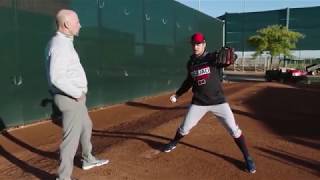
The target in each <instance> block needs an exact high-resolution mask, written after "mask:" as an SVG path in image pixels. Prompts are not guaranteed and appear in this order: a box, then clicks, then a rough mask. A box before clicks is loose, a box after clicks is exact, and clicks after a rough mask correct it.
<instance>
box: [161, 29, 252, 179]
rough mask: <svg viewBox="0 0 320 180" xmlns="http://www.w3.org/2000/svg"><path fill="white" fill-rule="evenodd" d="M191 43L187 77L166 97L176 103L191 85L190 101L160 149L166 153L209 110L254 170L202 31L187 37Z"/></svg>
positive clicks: (217, 68)
mask: <svg viewBox="0 0 320 180" xmlns="http://www.w3.org/2000/svg"><path fill="white" fill-rule="evenodd" d="M191 45H192V50H193V54H192V55H191V57H190V60H189V61H188V63H187V71H188V74H187V78H186V79H185V80H184V82H183V83H182V85H181V87H180V88H179V89H178V90H177V91H176V93H175V94H174V95H172V96H171V97H170V101H171V102H172V103H174V102H176V101H177V98H178V97H180V96H181V95H182V94H184V93H185V92H187V91H188V90H189V89H190V88H191V87H192V92H193V97H192V103H191V106H190V108H189V111H188V113H187V115H186V117H185V119H184V121H183V122H182V124H181V125H180V127H179V128H178V130H177V132H176V135H175V137H174V138H173V140H171V141H170V142H169V143H168V144H166V145H165V147H164V150H163V151H164V152H170V151H172V150H173V149H175V148H176V145H177V143H178V142H179V141H180V140H181V138H183V137H184V136H185V135H187V134H188V133H189V132H190V130H191V129H192V128H193V127H194V126H195V125H197V123H198V122H199V121H200V119H201V118H202V117H203V116H204V115H205V114H206V113H207V112H212V113H213V114H214V115H215V116H216V117H217V118H218V120H219V121H220V122H221V123H222V124H223V125H224V127H225V128H226V129H227V130H228V132H229V133H230V135H231V136H232V137H233V138H234V141H235V142H236V144H237V146H238V147H239V148H240V150H241V152H242V154H243V156H244V159H245V164H246V168H247V170H248V172H249V173H255V172H256V167H255V164H254V161H253V159H252V157H251V156H250V155H249V152H248V148H247V146H246V143H245V139H244V137H243V134H242V132H241V130H240V128H239V126H238V125H237V124H236V122H235V119H234V116H233V113H232V111H231V109H230V106H229V104H228V103H227V102H226V99H225V97H224V94H223V90H222V87H221V82H220V75H219V72H220V70H221V68H222V67H223V66H219V65H217V64H216V63H215V57H216V56H215V54H214V53H208V52H207V51H206V41H205V37H204V35H203V34H202V33H199V32H198V33H195V34H193V35H192V36H191Z"/></svg>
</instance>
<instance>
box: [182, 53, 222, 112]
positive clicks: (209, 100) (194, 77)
mask: <svg viewBox="0 0 320 180" xmlns="http://www.w3.org/2000/svg"><path fill="white" fill-rule="evenodd" d="M215 57H216V56H215V54H214V53H208V52H204V53H203V55H202V56H200V57H195V56H194V55H192V56H191V57H190V60H189V61H188V63H187V70H188V75H187V78H186V79H185V80H184V82H183V84H182V85H181V87H180V88H179V89H178V91H177V92H176V95H177V96H181V95H182V94H183V93H185V92H186V91H188V90H189V89H190V88H191V87H192V92H193V97H192V104H196V105H200V106H206V105H216V104H222V103H225V102H226V99H225V97H224V94H223V90H222V86H221V70H222V69H221V67H218V66H216V65H215Z"/></svg>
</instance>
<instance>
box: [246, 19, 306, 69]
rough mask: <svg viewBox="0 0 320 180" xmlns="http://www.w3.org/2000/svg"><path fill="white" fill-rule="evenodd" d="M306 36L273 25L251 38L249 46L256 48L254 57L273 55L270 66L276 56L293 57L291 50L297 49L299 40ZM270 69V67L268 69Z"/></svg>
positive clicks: (260, 30)
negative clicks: (264, 53)
mask: <svg viewBox="0 0 320 180" xmlns="http://www.w3.org/2000/svg"><path fill="white" fill-rule="evenodd" d="M302 38H304V35H303V34H301V33H299V32H295V31H291V30H289V29H288V28H287V27H285V26H281V25H271V26H268V27H266V28H262V29H259V30H258V31H257V34H256V35H254V36H251V37H250V38H249V40H248V41H249V44H250V45H252V46H253V47H255V48H256V52H255V54H254V57H256V56H258V55H261V54H262V53H263V52H268V53H269V54H270V55H271V60H270V65H271V64H272V60H273V58H274V57H275V56H279V55H280V54H281V55H284V56H287V57H292V54H291V52H290V50H291V49H294V48H295V47H296V43H297V42H298V41H299V39H302ZM268 69H270V66H269V67H268Z"/></svg>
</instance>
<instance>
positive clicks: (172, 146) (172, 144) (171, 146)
mask: <svg viewBox="0 0 320 180" xmlns="http://www.w3.org/2000/svg"><path fill="white" fill-rule="evenodd" d="M176 147H177V143H175V142H170V143H168V144H166V145H165V147H164V149H163V152H167V153H168V152H171V151H172V150H174V149H175V148H176Z"/></svg>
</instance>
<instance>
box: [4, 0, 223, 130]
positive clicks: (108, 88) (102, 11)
mask: <svg viewBox="0 0 320 180" xmlns="http://www.w3.org/2000/svg"><path fill="white" fill-rule="evenodd" d="M62 8H69V9H73V10H75V11H76V12H77V13H78V15H79V18H80V23H81V25H82V28H81V31H80V36H79V37H78V38H76V39H75V42H74V43H75V47H76V49H77V51H78V53H79V56H80V59H81V63H82V65H83V67H84V69H85V71H86V74H87V77H88V82H89V92H88V102H87V104H88V106H89V107H91V108H93V107H100V106H104V105H109V104H114V103H119V102H124V101H128V100H131V99H134V98H138V97H143V96H149V95H155V94H158V93H160V92H164V91H169V90H174V89H176V88H177V87H178V86H180V83H181V82H182V81H183V79H184V78H185V73H186V70H185V67H186V66H185V64H186V62H187V60H188V57H189V55H190V53H191V47H190V45H189V37H190V35H191V34H193V33H194V32H196V31H201V32H203V33H204V34H205V35H206V37H207V42H208V49H210V50H214V49H217V48H219V47H220V46H222V44H223V22H221V21H220V20H217V19H215V18H212V17H209V16H207V15H204V14H202V13H200V12H198V11H196V10H194V9H191V8H188V7H186V6H184V5H182V4H180V3H178V2H175V1H172V0H92V1H88V0H23V1H21V0H1V1H0V21H1V23H2V26H1V28H0V38H1V40H0V80H1V89H0V92H1V97H0V128H1V129H3V128H6V127H11V126H17V125H23V124H28V123H31V122H34V121H37V120H40V119H44V118H48V117H50V115H51V111H52V109H51V104H52V97H50V94H49V93H48V86H47V81H46V73H45V65H44V49H45V46H46V44H47V42H48V41H49V40H50V38H51V36H52V35H53V34H54V33H55V22H54V17H55V14H56V12H57V11H58V10H59V9H62Z"/></svg>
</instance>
